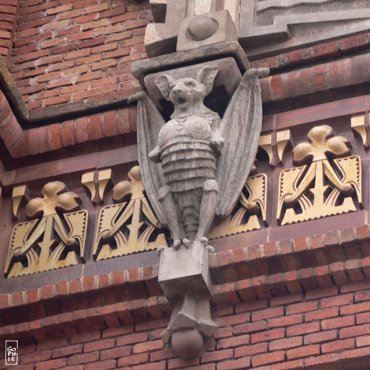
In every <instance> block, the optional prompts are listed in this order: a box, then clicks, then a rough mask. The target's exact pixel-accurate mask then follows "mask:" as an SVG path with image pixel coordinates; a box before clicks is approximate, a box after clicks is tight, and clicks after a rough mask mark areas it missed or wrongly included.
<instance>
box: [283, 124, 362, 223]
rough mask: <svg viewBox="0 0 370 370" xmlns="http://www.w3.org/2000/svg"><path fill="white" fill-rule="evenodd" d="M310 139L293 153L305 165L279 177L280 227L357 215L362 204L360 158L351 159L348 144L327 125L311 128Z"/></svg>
mask: <svg viewBox="0 0 370 370" xmlns="http://www.w3.org/2000/svg"><path fill="white" fill-rule="evenodd" d="M307 138H308V142H307V143H301V144H298V145H297V146H296V147H295V148H294V151H293V159H294V163H296V164H302V163H305V164H303V165H301V166H297V167H294V168H290V169H286V170H284V171H282V172H281V174H280V177H279V197H278V207H277V218H278V220H280V223H281V225H285V224H291V223H295V222H301V221H307V220H313V219H317V218H321V217H326V216H331V215H338V214H342V213H346V212H351V211H356V210H357V209H358V208H359V207H360V205H361V203H362V189H361V183H362V169H361V158H360V157H359V156H357V155H352V156H351V155H349V154H350V148H349V143H348V140H347V139H346V138H345V137H343V136H335V135H334V132H333V129H332V128H331V127H330V126H328V125H322V126H316V127H314V128H312V129H311V130H310V131H309V133H308V135H307ZM345 155H347V156H345ZM343 156H345V157H343ZM338 157H342V158H338Z"/></svg>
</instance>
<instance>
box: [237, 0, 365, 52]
mask: <svg viewBox="0 0 370 370" xmlns="http://www.w3.org/2000/svg"><path fill="white" fill-rule="evenodd" d="M240 4H241V9H240V24H239V41H240V42H241V44H242V45H243V47H244V48H245V50H246V53H247V55H248V56H251V57H252V56H253V58H256V57H258V56H261V55H266V54H269V53H270V54H273V53H276V52H281V51H284V50H289V49H291V48H297V47H303V46H304V45H311V44H313V43H318V42H320V41H323V40H329V39H333V38H336V37H339V36H343V35H349V34H354V33H357V32H361V31H364V30H368V29H369V19H370V1H368V0H366V1H356V0H348V1H342V0H333V1H328V0H314V1H301V0H292V1H282V0H270V1H260V0H251V1H241V2H240ZM271 40H273V42H272V41H271Z"/></svg>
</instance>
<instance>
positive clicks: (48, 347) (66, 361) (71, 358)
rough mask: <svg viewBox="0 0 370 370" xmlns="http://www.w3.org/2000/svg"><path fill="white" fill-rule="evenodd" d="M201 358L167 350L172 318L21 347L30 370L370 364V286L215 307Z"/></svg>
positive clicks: (315, 368) (262, 369)
mask: <svg viewBox="0 0 370 370" xmlns="http://www.w3.org/2000/svg"><path fill="white" fill-rule="evenodd" d="M213 314H214V317H215V319H216V321H217V323H218V325H219V329H218V331H217V333H216V336H215V338H216V340H215V341H212V342H211V343H209V345H208V351H207V352H205V353H204V354H202V355H201V357H200V358H195V359H191V360H181V359H179V358H177V357H175V356H174V355H173V353H172V350H171V349H170V348H164V346H163V343H162V341H161V340H160V333H161V332H162V331H163V330H164V328H165V327H166V325H167V319H157V320H151V321H140V322H138V323H136V324H129V325H124V326H121V327H117V328H108V329H103V330H95V331H87V330H86V329H83V328H81V329H80V330H78V332H75V333H73V334H72V335H69V336H68V338H62V339H55V340H52V341H50V340H49V341H46V342H41V343H38V344H36V345H34V344H32V345H28V346H23V347H22V348H21V356H20V359H21V364H22V365H24V366H23V367H22V369H81V370H82V369H86V370H90V369H91V370H96V369H115V368H124V369H135V370H139V369H140V370H146V369H151V370H160V369H163V370H165V369H183V368H189V369H200V370H206V369H207V370H215V369H217V370H230V369H248V368H253V369H259V370H268V369H269V370H278V369H280V370H282V369H296V370H298V369H307V370H320V369H321V370H324V369H325V370H329V369H330V370H336V369H341V370H342V369H349V368H351V369H356V370H359V369H366V370H368V369H370V284H369V282H366V281H365V282H361V283H352V284H349V285H345V286H342V287H341V288H338V287H332V288H328V289H322V290H314V291H310V292H307V293H306V294H305V295H302V294H295V295H286V296H280V297H276V298H272V299H270V300H257V301H252V302H249V303H242V304H238V305H234V306H233V305H225V306H219V307H216V308H215V309H214V313H213Z"/></svg>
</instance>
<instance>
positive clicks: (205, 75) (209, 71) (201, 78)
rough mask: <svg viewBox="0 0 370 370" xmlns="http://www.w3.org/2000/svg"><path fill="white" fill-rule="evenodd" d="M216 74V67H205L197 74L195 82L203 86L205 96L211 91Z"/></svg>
mask: <svg viewBox="0 0 370 370" xmlns="http://www.w3.org/2000/svg"><path fill="white" fill-rule="evenodd" d="M217 73H218V68H217V67H216V66H205V67H203V68H202V69H201V70H200V71H199V72H198V75H197V80H198V82H200V83H202V84H203V85H204V86H205V88H206V95H208V94H209V93H210V92H211V91H212V88H213V82H214V80H215V77H216V75H217Z"/></svg>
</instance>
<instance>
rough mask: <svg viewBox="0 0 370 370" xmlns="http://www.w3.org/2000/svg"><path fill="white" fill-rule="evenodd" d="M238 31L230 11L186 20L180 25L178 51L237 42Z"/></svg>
mask: <svg viewBox="0 0 370 370" xmlns="http://www.w3.org/2000/svg"><path fill="white" fill-rule="evenodd" d="M237 39H238V37H237V31H236V27H235V25H234V22H233V20H232V19H231V16H230V13H229V11H228V10H222V11H220V12H216V13H211V14H207V16H205V15H199V16H195V17H191V18H186V19H185V20H183V21H182V22H181V24H180V29H179V35H178V38H177V47H176V49H177V51H180V50H189V49H195V48H199V47H201V46H205V45H211V44H216V43H220V42H227V41H236V40H237Z"/></svg>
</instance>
